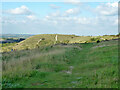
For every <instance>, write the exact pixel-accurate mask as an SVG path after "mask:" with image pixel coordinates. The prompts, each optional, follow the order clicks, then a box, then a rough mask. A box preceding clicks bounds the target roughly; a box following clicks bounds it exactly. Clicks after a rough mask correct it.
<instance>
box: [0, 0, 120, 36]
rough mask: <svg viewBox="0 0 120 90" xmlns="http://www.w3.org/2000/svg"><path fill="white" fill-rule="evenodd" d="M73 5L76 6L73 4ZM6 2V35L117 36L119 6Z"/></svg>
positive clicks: (98, 3)
mask: <svg viewBox="0 0 120 90" xmlns="http://www.w3.org/2000/svg"><path fill="white" fill-rule="evenodd" d="M73 1H74V2H73ZM73 1H72V2H29V3H28V2H19V3H18V2H16V3H15V2H4V3H3V4H2V17H1V15H0V20H1V19H2V28H3V29H2V33H3V34H76V35H93V36H96V35H106V34H108V35H109V34H117V33H118V3H117V2H112V3H108V2H105V3H101V2H96V3H95V2H89V3H87V2H84V3H83V2H82V3H80V2H75V0H73Z"/></svg>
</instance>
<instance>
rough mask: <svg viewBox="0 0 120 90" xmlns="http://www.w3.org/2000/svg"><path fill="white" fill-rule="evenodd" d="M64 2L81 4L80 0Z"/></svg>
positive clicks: (65, 0) (66, 1)
mask: <svg viewBox="0 0 120 90" xmlns="http://www.w3.org/2000/svg"><path fill="white" fill-rule="evenodd" d="M64 2H65V3H70V4H74V5H79V4H81V2H80V0H64Z"/></svg>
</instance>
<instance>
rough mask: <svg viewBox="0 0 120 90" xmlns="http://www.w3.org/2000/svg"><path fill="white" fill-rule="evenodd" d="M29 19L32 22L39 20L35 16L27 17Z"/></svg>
mask: <svg viewBox="0 0 120 90" xmlns="http://www.w3.org/2000/svg"><path fill="white" fill-rule="evenodd" d="M26 17H27V18H28V19H30V20H35V19H37V18H36V16H34V15H28V16H26Z"/></svg>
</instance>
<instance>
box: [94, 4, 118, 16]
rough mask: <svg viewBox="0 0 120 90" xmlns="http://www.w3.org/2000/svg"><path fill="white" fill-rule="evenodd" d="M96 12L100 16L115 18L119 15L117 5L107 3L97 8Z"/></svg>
mask: <svg viewBox="0 0 120 90" xmlns="http://www.w3.org/2000/svg"><path fill="white" fill-rule="evenodd" d="M95 11H96V12H97V13H98V14H100V15H105V16H114V15H117V14H118V4H117V3H106V4H102V5H99V6H97V7H96V9H95Z"/></svg>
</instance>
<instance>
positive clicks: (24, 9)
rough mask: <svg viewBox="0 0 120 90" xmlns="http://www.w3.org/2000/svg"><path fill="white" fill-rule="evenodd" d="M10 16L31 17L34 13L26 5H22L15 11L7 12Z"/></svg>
mask: <svg viewBox="0 0 120 90" xmlns="http://www.w3.org/2000/svg"><path fill="white" fill-rule="evenodd" d="M6 12H7V13H8V14H14V15H29V14H31V13H32V12H31V11H30V10H29V8H28V7H26V6H25V5H22V6H21V7H18V8H15V9H10V10H8V11H6Z"/></svg>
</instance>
